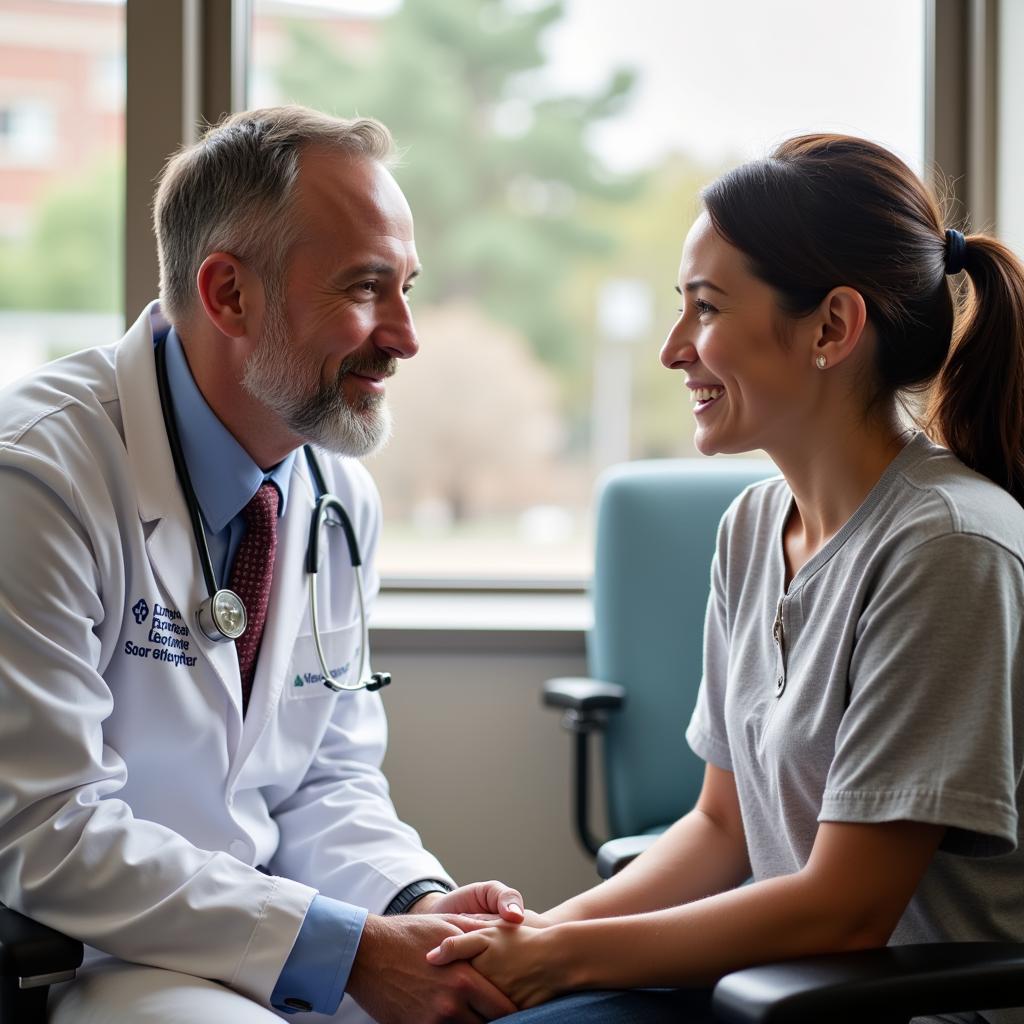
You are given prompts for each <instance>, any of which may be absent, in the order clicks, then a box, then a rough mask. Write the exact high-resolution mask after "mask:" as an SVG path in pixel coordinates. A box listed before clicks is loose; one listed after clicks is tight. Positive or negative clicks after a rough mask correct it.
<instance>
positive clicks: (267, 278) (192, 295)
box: [0, 107, 523, 1024]
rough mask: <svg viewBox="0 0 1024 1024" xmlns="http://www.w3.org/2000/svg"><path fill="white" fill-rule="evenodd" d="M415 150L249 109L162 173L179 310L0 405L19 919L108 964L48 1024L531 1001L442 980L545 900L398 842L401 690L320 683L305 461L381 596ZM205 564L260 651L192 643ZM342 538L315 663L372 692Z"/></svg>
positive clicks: (8, 795) (332, 533) (58, 1006)
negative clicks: (364, 679) (391, 792)
mask: <svg viewBox="0 0 1024 1024" xmlns="http://www.w3.org/2000/svg"><path fill="white" fill-rule="evenodd" d="M390 154H391V140H390V137H389V135H388V133H387V130H386V129H385V128H384V127H383V126H382V125H380V124H379V123H377V122H374V121H369V120H355V121H342V120H336V119H334V118H328V117H325V116H322V115H320V114H317V113H314V112H313V111H309V110H305V109H303V108H297V107H290V108H275V109H268V110H259V111H252V112H247V113H242V114H237V115H235V116H233V117H231V118H229V119H228V120H227V121H225V122H224V123H222V124H221V125H219V126H218V127H216V128H214V129H212V130H211V131H210V132H209V133H208V134H207V135H206V136H205V138H203V139H202V140H201V141H200V142H199V143H197V144H196V145H195V146H193V147H191V148H189V149H186V150H184V151H183V152H181V153H179V154H178V155H177V156H175V157H174V158H173V159H172V160H171V161H170V162H169V164H168V165H167V168H166V170H165V172H164V174H163V177H162V180H161V183H160V187H159V191H158V193H157V198H156V210H155V222H156V233H157V242H158V246H159V254H160V272H161V282H160V285H161V295H162V299H161V302H160V303H159V304H157V303H153V304H152V305H151V306H150V307H149V308H148V309H146V310H145V311H144V312H143V314H142V315H141V316H140V317H139V319H138V320H137V321H136V323H135V324H134V325H133V326H132V328H131V329H130V330H129V332H128V334H127V335H126V336H125V337H124V338H123V339H122V340H121V341H120V342H118V343H117V344H114V345H111V346H109V347H107V348H100V349H92V350H88V351H84V352H80V353H78V354H76V355H73V356H70V357H68V358H66V359H63V360H60V361H58V362H56V363H54V364H52V365H50V366H47V367H43V368H42V369H41V370H39V371H38V372H36V373H34V374H32V375H31V376H29V377H27V378H25V379H23V380H22V381H21V382H19V383H17V384H15V385H14V386H13V387H11V388H10V389H8V390H7V391H6V392H4V393H2V394H0V522H2V523H3V531H2V533H0V566H2V584H0V650H2V652H3V654H2V657H0V706H2V708H3V714H2V715H0V900H2V901H3V902H4V903H7V904H8V905H10V906H11V907H14V908H15V909H18V910H20V911H22V912H23V913H25V914H27V915H29V916H30V917H33V918H35V919H37V920H39V921H42V922H44V923H46V924H48V925H51V926H53V927H55V928H57V929H59V930H60V931H62V932H65V933H67V934H69V935H72V936H76V937H79V938H81V939H82V940H83V941H84V942H85V943H86V944H87V945H88V946H89V947H92V949H91V950H90V953H89V960H88V963H87V967H86V969H85V970H84V971H83V972H81V974H80V977H79V979H78V980H77V981H75V982H73V983H71V984H70V985H68V986H65V987H64V988H63V989H57V990H55V993H54V996H53V997H52V998H51V1021H52V1022H55V1024H69V1022H74V1024H81V1022H103V1024H129V1022H130V1024H150V1022H152V1024H157V1022H159V1024H170V1022H182V1024H184V1022H189V1024H192V1022H198V1021H214V1020H216V1021H218V1022H227V1024H230V1022H236V1021H237V1022H243V1021H244V1022H246V1024H258V1022H261V1021H264V1020H266V1021H272V1020H277V1019H278V1015H279V1014H285V1013H292V1012H301V1011H309V1010H314V1011H317V1012H318V1013H321V1014H329V1015H335V1016H334V1019H335V1020H338V1021H341V1020H344V1021H357V1020H366V1019H367V1016H366V1015H367V1014H369V1015H370V1016H371V1017H373V1018H375V1019H377V1020H379V1021H381V1022H401V1021H415V1022H417V1024H420V1022H431V1021H440V1020H445V1021H474V1022H475V1021H480V1020H491V1019H493V1018H495V1017H500V1016H502V1015H503V1014H507V1013H511V1012H513V1011H514V1009H515V1008H514V1006H513V1005H512V1004H511V1003H510V1002H509V1000H508V999H507V998H505V996H503V995H502V994H501V993H500V992H499V991H498V990H497V989H496V988H494V986H493V985H491V984H490V983H489V982H488V981H486V980H485V979H484V978H483V977H482V976H480V975H479V974H477V973H476V972H475V971H474V970H473V969H472V968H470V967H469V966H467V965H456V966H452V967H446V968H444V969H438V968H436V967H432V966H431V965H429V964H428V963H427V962H426V960H425V958H424V954H425V952H426V951H427V950H428V949H430V948H431V947H433V946H436V945H437V944H438V942H439V941H441V939H442V938H444V937H445V936H448V935H452V934H457V933H458V932H459V930H460V928H461V927H471V923H470V922H469V921H468V919H464V918H461V917H459V916H458V915H460V914H463V913H471V912H489V913H498V914H501V915H502V917H504V918H505V919H507V920H508V921H511V922H518V921H521V920H522V919H523V913H522V910H521V906H522V899H521V897H520V895H519V893H517V892H516V891H515V890H513V889H510V888H508V887H506V886H503V885H501V884H500V883H497V882H487V883H478V884H476V885H470V886H465V887H463V888H461V889H454V883H453V882H452V880H451V879H450V878H449V876H448V874H447V873H446V872H445V870H444V869H443V867H442V866H441V865H440V863H438V861H437V860H436V859H435V858H434V857H433V856H431V854H429V853H428V852H427V851H426V850H424V849H423V847H422V845H421V843H420V840H419V837H418V836H417V834H416V832H415V831H414V830H413V829H412V828H410V827H409V826H408V825H406V824H404V823H403V822H401V821H400V820H399V819H398V817H397V815H396V813H395V810H394V807H393V806H392V804H391V801H390V799H389V797H388V789H387V783H386V781H385V779H384V777H383V775H382V774H381V771H380V763H381V759H382V757H383V754H384V747H385V739H386V726H385V719H384V711H383V708H382V705H381V702H380V699H379V696H378V695H377V694H376V693H371V692H368V691H367V690H366V689H361V690H356V691H351V692H346V691H342V692H336V691H334V690H332V689H329V688H328V687H327V686H324V685H322V683H323V672H322V669H321V662H320V659H319V657H318V653H317V651H316V645H315V640H314V636H313V629H312V623H311V620H310V617H309V605H308V602H307V599H306V580H307V577H306V571H305V565H304V559H305V556H306V550H307V542H308V537H309V523H310V517H311V512H312V510H313V507H314V503H315V502H316V499H317V498H318V497H319V496H320V490H321V488H320V486H319V484H318V483H317V482H316V480H315V478H314V476H313V474H312V473H311V467H310V464H309V462H308V461H307V459H306V458H305V457H304V456H303V452H302V445H303V444H305V443H311V444H313V445H315V446H317V448H318V449H319V456H318V458H319V463H320V465H321V466H322V472H323V476H324V481H323V484H324V486H325V487H326V489H327V490H328V491H330V492H332V493H333V494H335V495H337V496H338V497H339V498H340V500H341V503H342V504H343V505H344V507H345V509H346V510H347V513H348V516H349V518H350V520H351V523H352V527H353V530H354V534H355V537H356V540H357V543H358V545H359V547H360V548H361V552H362V556H363V560H364V565H363V569H362V571H363V572H364V573H365V574H366V579H365V582H366V593H367V596H368V597H369V598H372V596H373V594H374V593H375V592H376V590H377V584H378V581H377V576H376V573H375V571H374V568H373V554H374V550H375V547H376V543H377V536H378V532H379V526H380V511H379V503H378V498H377V494H376V491H375V489H374V486H373V484H372V482H371V480H370V478H369V476H368V475H367V473H366V471H365V470H364V469H363V468H362V466H361V465H360V464H359V463H358V462H356V461H355V457H358V456H362V455H365V454H366V453H367V452H369V451H371V450H372V449H373V448H375V447H376V446H378V445H379V444H381V443H382V442H383V441H384V440H385V438H386V437H387V434H388V431H389V420H388V414H387V410H386V407H385V405H384V390H385V381H386V379H387V378H388V377H389V376H391V374H393V373H394V372H395V368H396V366H397V363H398V361H399V360H401V359H407V358H409V357H411V356H413V355H415V353H416V351H417V341H416V335H415V331H414V328H413V323H412V318H411V315H410V312H409V306H408V301H407V300H408V292H409V290H410V289H411V287H412V285H413V281H414V279H415V277H416V275H417V274H418V273H419V262H418V260H417V256H416V249H415V245H414V242H413V226H412V218H411V215H410V212H409V208H408V205H407V204H406V201H405V198H404V196H403V195H402V193H401V191H400V190H399V188H398V186H397V185H396V183H395V181H394V179H393V178H392V177H391V175H390V173H389V172H388V170H387V164H388V160H389V158H390ZM161 361H162V363H163V364H164V366H163V378H164V381H165V383H166V391H167V396H166V397H167V398H169V403H168V402H164V403H163V406H162V403H161V396H160V389H159V388H158V373H157V365H158V362H161ZM167 404H169V405H170V406H171V408H170V409H169V410H167V413H168V415H169V417H170V420H169V423H170V426H171V433H172V434H173V433H174V432H177V434H178V435H179V439H180V455H181V459H179V461H181V460H182V459H183V462H184V465H183V466H180V465H179V466H176V465H175V459H174V458H173V457H172V449H171V444H170V442H169V437H168V430H167V427H166V425H165V420H164V412H163V407H164V406H166V405H167ZM327 453H334V454H327ZM337 456H342V457H337ZM186 479H187V481H188V484H186V483H185V482H184V481H185V480H186ZM188 486H191V488H192V489H193V490H194V500H195V506H196V507H197V509H198V511H199V513H200V516H198V517H197V521H196V523H190V516H189V509H188V503H187V502H186V498H185V496H184V494H185V491H184V490H183V488H186V489H187V487H188ZM204 545H206V546H208V549H209V569H210V570H212V573H213V576H214V577H215V582H216V585H217V586H219V587H227V588H229V589H231V590H233V591H235V592H236V593H238V594H239V595H240V596H241V597H242V598H243V601H244V603H245V606H246V615H247V619H248V623H247V627H246V631H245V633H244V634H243V635H242V636H241V638H240V639H239V640H238V641H237V642H232V641H230V640H228V641H227V642H215V641H214V640H211V639H209V637H208V636H207V635H206V634H205V632H204V631H203V630H202V629H200V628H198V626H197V622H196V617H195V612H196V609H197V608H198V607H199V606H200V604H201V603H202V602H203V601H204V599H206V598H207V596H208V589H209V587H208V583H209V581H208V580H207V578H206V577H207V575H208V571H207V570H205V569H204V560H205V559H204V557H203V554H201V552H202V548H203V546H204ZM321 545H322V546H323V545H326V551H325V552H324V553H323V554H322V561H321V567H320V572H319V573H318V574H317V583H316V588H317V597H318V605H319V620H320V621H319V633H320V636H321V638H322V644H323V654H324V658H325V661H326V664H327V666H328V668H329V670H330V673H331V675H332V677H333V679H334V681H335V682H336V683H338V684H341V685H349V686H355V685H357V684H358V683H359V682H360V681H361V679H360V667H361V665H362V663H363V661H364V660H365V659H364V658H363V650H362V648H363V645H364V631H363V627H362V624H361V622H360V614H359V606H358V604H359V602H358V597H357V587H356V576H355V572H356V570H355V569H354V568H353V565H352V562H351V561H350V557H349V552H348V550H347V548H346V545H345V542H344V538H343V535H342V531H341V530H331V529H329V528H325V529H324V531H323V536H322V537H321ZM452 889H454V891H451V890H452ZM346 992H347V993H348V995H349V998H345V999H343V995H344V994H345V993H346ZM357 1003H358V1006H357V1005H356V1004H357ZM360 1007H362V1009H360ZM321 1019H322V1018H321Z"/></svg>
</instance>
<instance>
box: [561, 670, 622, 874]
mask: <svg viewBox="0 0 1024 1024" xmlns="http://www.w3.org/2000/svg"><path fill="white" fill-rule="evenodd" d="M625 702H626V690H625V687H622V686H619V685H618V684H616V683H605V682H602V681H601V680H599V679H586V678H583V677H568V676H563V677H561V678H559V679H549V680H548V681H547V682H546V683H545V684H544V690H543V692H542V693H541V703H542V704H544V706H545V707H549V708H558V709H559V710H561V711H562V728H563V729H565V730H566V731H568V732H571V733H572V734H573V737H574V746H575V748H576V752H575V756H574V768H573V774H574V776H575V786H574V791H575V793H574V798H573V815H574V818H575V822H576V836H577V838H578V839H579V841H580V845H581V846H582V847H583V849H584V850H586V851H587V853H589V854H590V856H591V857H596V856H597V851H598V847H600V845H601V844H600V842H599V841H598V839H597V838H596V837H595V836H594V834H593V833H592V832H591V831H590V823H589V819H590V768H589V763H590V754H589V751H588V747H587V741H588V738H589V736H590V734H591V733H592V732H603V731H604V727H605V724H606V721H607V717H608V712H609V711H618V710H619V708H621V707H622V705H623V704H625Z"/></svg>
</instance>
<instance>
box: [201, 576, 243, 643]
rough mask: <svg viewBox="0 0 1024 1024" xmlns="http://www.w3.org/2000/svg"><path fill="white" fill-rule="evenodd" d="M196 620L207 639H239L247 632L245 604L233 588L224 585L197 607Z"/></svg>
mask: <svg viewBox="0 0 1024 1024" xmlns="http://www.w3.org/2000/svg"><path fill="white" fill-rule="evenodd" d="M196 622H198V624H199V629H200V631H201V632H202V634H203V636H205V637H206V639H207V640H212V641H213V642H214V643H218V644H219V643H224V642H226V641H228V640H237V639H238V638H239V637H240V636H241V635H242V634H243V633H244V632H245V625H246V618H245V605H244V604H242V599H241V598H240V597H239V596H238V595H237V594H236V593H235V592H234V591H233V590H228V589H227V588H226V587H222V588H221V589H220V590H218V591H216V592H215V593H214V595H213V597H208V598H207V599H206V600H205V601H203V603H202V604H201V605H200V606H199V607H198V608H197V609H196Z"/></svg>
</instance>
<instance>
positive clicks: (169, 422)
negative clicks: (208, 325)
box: [156, 338, 391, 691]
mask: <svg viewBox="0 0 1024 1024" xmlns="http://www.w3.org/2000/svg"><path fill="white" fill-rule="evenodd" d="M164 346H165V338H160V339H159V340H158V341H157V343H156V386H157V391H158V393H159V396H160V411H161V413H162V414H163V418H164V427H165V429H166V431H167V440H168V443H169V444H170V447H171V458H172V459H173V460H174V472H175V474H176V475H177V477H178V483H180V484H181V489H182V492H183V493H184V495H185V506H186V507H187V509H188V517H189V520H190V522H191V523H192V533H193V534H194V535H195V539H196V548H197V550H198V551H199V562H200V564H201V565H202V568H203V577H204V578H205V580H206V590H207V592H208V594H209V597H207V598H206V600H205V601H203V602H202V604H200V605H199V607H198V608H197V609H196V615H195V618H196V623H197V625H198V626H199V629H200V631H201V632H202V634H203V636H205V637H206V639H207V640H212V641H213V642H214V643H224V642H225V641H227V640H237V639H238V638H239V637H240V636H242V634H243V633H244V632H245V627H246V621H247V620H246V614H245V605H244V604H242V599H241V598H240V597H239V596H238V595H237V594H236V593H235V592H234V591H233V590H228V589H227V588H226V587H218V586H217V576H216V574H215V573H214V571H213V559H211V558H210V549H209V546H208V545H207V543H206V530H205V529H204V528H203V520H202V516H201V514H200V512H199V501H198V500H197V498H196V492H195V491H194V490H193V488H192V478H191V477H190V476H189V472H188V466H186V465H185V454H184V451H183V450H182V447H181V438H180V436H179V435H178V425H177V423H175V421H174V415H173V413H172V412H171V399H170V388H169V386H168V383H167V354H166V352H165V351H164ZM303 451H304V452H305V453H306V462H307V463H308V465H309V471H310V473H311V475H312V477H313V482H314V484H315V486H316V491H317V494H318V495H319V497H318V498H317V499H316V506H315V508H314V509H313V518H312V521H311V522H310V526H309V543H308V544H307V546H306V574H307V578H308V581H309V617H310V622H311V623H312V627H313V646H314V647H315V648H316V656H317V659H318V660H319V662H320V669H321V672H322V673H323V681H324V686H327V687H329V688H330V689H332V690H335V691H340V690H349V691H352V690H379V689H380V688H381V687H382V686H387V685H388V684H389V683H390V682H391V675H390V673H388V672H374V673H373V674H372V675H371V676H370V677H369V678H368V679H365V678H364V675H365V673H366V661H367V653H366V649H367V645H368V640H369V631H368V629H367V624H366V604H365V599H364V595H363V568H362V561H363V560H362V558H361V557H360V555H359V545H358V544H357V543H356V534H355V531H354V530H353V529H352V521H351V520H350V519H349V517H348V513H347V512H346V511H345V507H344V506H343V505H342V503H341V501H340V499H339V498H338V497H337V496H336V495H334V494H331V493H330V492H329V491H328V490H327V485H326V484H325V483H324V475H323V473H322V472H321V469H320V463H319V462H318V461H317V457H316V455H315V454H314V453H313V449H312V448H310V446H309V445H308V444H307V445H303ZM331 512H333V513H334V514H335V516H336V517H337V518H336V519H328V518H327V517H328V515H329V513H331ZM325 523H326V524H327V525H329V526H341V528H342V530H343V531H344V533H345V541H346V542H347V544H348V554H349V559H350V560H351V562H352V570H353V574H354V575H355V578H356V595H357V597H358V600H359V635H360V642H359V674H358V675H357V676H356V680H357V681H356V682H338V681H337V680H336V679H335V678H334V677H333V676H332V675H331V670H330V669H329V668H328V667H327V658H326V656H325V654H324V648H323V643H322V642H321V639H320V618H319V615H318V614H317V606H316V574H317V572H318V571H319V568H320V533H321V528H322V527H323V525H324V524H325Z"/></svg>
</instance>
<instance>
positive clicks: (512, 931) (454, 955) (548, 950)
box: [427, 924, 571, 1010]
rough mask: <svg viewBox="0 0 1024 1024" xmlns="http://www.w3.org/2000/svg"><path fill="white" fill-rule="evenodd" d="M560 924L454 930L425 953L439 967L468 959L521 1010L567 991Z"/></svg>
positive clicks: (563, 945)
mask: <svg viewBox="0 0 1024 1024" xmlns="http://www.w3.org/2000/svg"><path fill="white" fill-rule="evenodd" d="M558 931H559V930H558V929H557V927H555V926H552V927H549V928H533V927H530V926H529V925H525V924H524V925H519V926H518V927H516V926H512V927H510V926H508V925H504V924H502V925H497V926H496V927H490V928H482V929H480V930H478V931H473V932H467V933H466V934H464V935H452V936H449V937H448V938H446V939H445V940H444V941H443V942H441V944H440V945H439V946H437V947H436V948H434V949H432V950H431V951H430V952H429V953H427V960H428V961H429V962H430V963H432V964H434V965H435V966H438V967H440V966H442V965H444V964H450V963H454V962H455V961H457V960H469V961H470V962H471V963H472V965H473V967H474V968H475V969H476V970H477V971H479V972H480V973H481V974H482V975H483V976H484V977H485V978H487V979H488V980H489V981H490V982H491V983H492V984H493V985H494V986H495V987H496V988H499V989H501V991H502V992H504V993H505V994H506V995H507V996H508V997H509V999H511V1000H512V1002H514V1003H515V1004H516V1006H518V1007H519V1009H521V1010H526V1009H529V1008H530V1007H532V1006H537V1005H538V1004H539V1003H545V1002H547V1001H548V1000H549V999H553V998H554V997H555V996H557V995H560V994H561V993H563V992H565V991H567V990H568V989H569V988H570V987H571V985H570V984H569V983H568V981H567V976H566V973H567V972H566V970H565V966H564V964H563V963H562V960H563V959H564V957H563V955H562V954H564V953H565V952H566V950H565V943H564V942H560V941H558V936H557V935H556V932H558Z"/></svg>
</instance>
